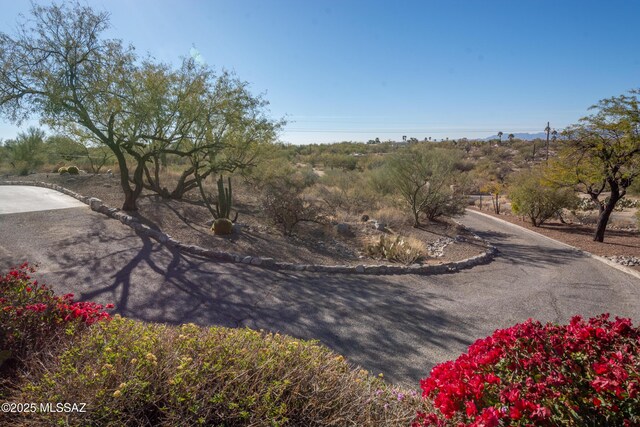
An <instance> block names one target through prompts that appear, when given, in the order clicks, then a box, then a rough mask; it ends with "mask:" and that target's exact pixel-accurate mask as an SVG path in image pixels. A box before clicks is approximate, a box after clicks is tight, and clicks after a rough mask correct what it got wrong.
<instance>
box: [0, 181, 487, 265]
mask: <svg viewBox="0 0 640 427" xmlns="http://www.w3.org/2000/svg"><path fill="white" fill-rule="evenodd" d="M5 179H7V180H22V181H44V182H50V183H54V184H58V185H60V186H63V187H65V188H68V189H70V190H72V191H75V192H77V193H80V194H82V195H85V196H91V197H96V198H99V199H101V200H102V201H103V202H104V203H105V204H107V205H109V206H111V207H117V208H120V207H121V206H122V202H123V200H124V196H123V194H122V189H121V187H120V184H119V180H118V178H116V177H114V176H109V175H107V174H99V175H88V174H81V175H77V176H66V175H65V176H61V175H58V174H51V173H49V174H45V173H39V174H33V175H29V176H26V177H17V176H14V177H5ZM238 181H239V180H238ZM234 195H235V199H236V202H235V206H234V207H235V208H237V209H238V211H239V212H240V215H239V217H238V222H237V225H236V231H235V232H234V234H233V235H231V236H228V237H220V236H214V235H213V233H212V232H211V231H210V225H209V224H210V221H211V220H212V217H211V215H210V213H209V211H208V210H207V209H206V207H204V206H203V205H202V204H201V202H199V201H198V200H197V199H196V198H195V193H194V194H193V195H189V196H191V197H192V198H191V197H189V196H188V197H187V198H186V199H185V200H182V201H178V200H170V199H163V198H161V197H160V196H158V195H157V194H155V193H152V192H143V194H142V195H141V196H140V198H139V201H138V208H139V210H138V211H137V212H135V213H132V215H133V216H135V217H136V218H138V219H139V220H140V221H141V222H143V223H145V224H146V225H148V226H149V227H151V228H154V229H158V230H161V231H163V232H165V233H167V234H169V235H170V236H172V237H174V238H175V239H177V240H179V241H181V242H183V243H186V244H193V245H198V246H201V247H204V248H208V249H215V250H218V251H223V252H232V253H236V254H240V255H249V256H259V257H269V258H274V259H275V260H277V261H285V262H293V263H303V264H326V265H356V264H364V265H373V264H380V263H381V261H380V260H375V259H372V258H370V257H368V256H366V254H365V253H364V249H363V243H364V242H365V241H367V239H375V238H376V237H377V236H380V235H383V234H388V235H393V233H394V232H395V233H398V234H400V235H403V236H407V237H412V238H415V239H418V240H420V241H421V242H423V243H424V244H425V247H427V248H429V250H430V251H431V250H432V253H433V256H429V257H427V258H426V259H425V260H424V261H423V264H436V265H437V264H442V263H448V262H454V261H460V260H463V259H466V258H469V257H472V256H475V255H478V254H480V253H483V252H484V251H485V250H486V248H485V247H484V246H483V245H482V244H480V243H479V242H477V241H474V240H473V239H472V235H471V234H470V233H469V232H468V231H466V230H464V229H462V228H460V227H459V226H458V225H457V224H456V223H454V222H452V221H447V220H443V221H438V222H432V223H430V224H428V225H427V226H425V227H423V228H420V229H415V228H413V227H411V226H406V225H405V226H401V227H395V228H394V229H393V230H377V229H376V228H375V221H374V219H371V220H370V221H367V222H363V221H350V222H349V221H346V222H343V223H342V224H346V226H347V227H348V228H349V231H350V232H349V233H346V234H345V233H341V232H339V230H337V225H336V224H312V223H303V224H301V225H300V226H299V228H298V229H297V231H296V233H295V235H294V236H290V237H287V236H283V235H282V233H281V232H280V231H279V230H278V229H277V228H276V227H274V226H273V225H271V224H270V223H269V221H268V220H267V219H266V218H265V217H264V216H262V215H261V214H262V209H261V207H260V204H259V201H258V198H257V196H256V194H255V192H254V191H253V189H252V188H251V187H250V186H247V185H243V184H241V183H239V182H238V183H234Z"/></svg>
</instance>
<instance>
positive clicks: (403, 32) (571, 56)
mask: <svg viewBox="0 0 640 427" xmlns="http://www.w3.org/2000/svg"><path fill="white" fill-rule="evenodd" d="M87 3H88V4H89V5H91V6H93V7H94V8H97V9H100V10H107V11H109V12H110V13H111V23H112V28H111V29H110V30H109V32H108V36H109V37H117V38H121V39H123V40H125V41H127V42H130V43H131V44H133V45H134V46H135V47H136V48H137V50H138V51H139V52H140V53H147V52H148V53H150V54H151V55H152V56H154V57H156V58H157V59H159V60H162V61H169V62H177V60H178V58H179V57H180V56H187V55H189V54H190V52H191V51H192V49H193V48H194V47H195V49H197V51H198V52H199V53H200V55H201V56H202V58H203V59H204V60H205V61H206V62H207V63H208V64H210V65H212V66H213V67H215V68H216V69H220V68H226V69H230V70H234V71H235V72H236V73H237V75H238V77H240V78H241V79H243V80H246V81H248V82H250V83H251V87H252V90H253V91H254V92H255V93H263V92H265V93H266V95H265V96H266V98H267V99H268V100H269V101H270V103H271V105H270V111H271V115H272V116H273V117H274V118H281V117H286V118H287V120H288V121H289V124H288V125H287V126H286V128H285V130H284V132H283V133H282V135H281V139H282V140H283V141H285V142H291V143H295V144H300V143H314V142H333V141H343V140H354V141H366V140H368V139H374V138H376V137H379V138H380V139H381V140H387V139H392V140H399V139H401V138H402V135H407V136H408V137H416V138H419V139H422V138H424V137H432V138H437V139H440V138H445V137H449V138H459V137H463V136H466V137H470V138H473V137H485V136H488V135H491V134H495V133H497V131H499V130H501V131H503V132H505V133H511V132H514V133H515V132H539V131H542V129H544V127H545V125H546V122H547V121H550V122H551V126H552V127H554V128H558V129H561V128H562V127H564V126H566V125H568V124H571V123H574V122H576V121H577V120H578V119H579V118H580V117H582V116H584V115H585V114H586V113H587V108H588V107H589V106H590V105H592V104H594V103H595V102H597V101H598V100H599V99H602V98H605V97H609V96H613V95H619V94H621V93H624V92H626V91H627V90H629V89H631V88H634V87H640V79H639V78H640V49H639V48H638V46H639V45H640V31H639V30H638V27H637V25H638V18H640V1H635V0H627V1H604V0H603V1H588V0H587V1H585V0H582V1H572V0H564V1H560V0H554V1H548V0H537V1H529V0H511V1H494V0H464V1H463V0H449V1H445V0H441V1H427V0H425V1H372V0H367V1H355V0H332V1H329V0H327V1H325V0H313V1H311V0H306V1H305V0H298V1H280V0H273V1H267V0H263V1H258V0H229V1H205V0H198V1H196V0H182V1H178V0H172V1H169V0H109V1H107V0H89V1H87ZM0 6H1V8H2V9H1V10H2V15H1V16H0V31H3V32H10V33H11V32H13V29H14V28H15V22H16V17H17V15H18V13H27V12H28V11H29V9H30V3H29V2H28V1H23V0H20V1H7V0H0ZM16 132H17V128H15V127H14V126H12V125H10V124H8V123H6V122H3V121H0V138H10V137H13V136H14V135H15V133H16Z"/></svg>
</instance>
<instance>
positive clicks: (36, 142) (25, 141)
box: [3, 127, 46, 175]
mask: <svg viewBox="0 0 640 427" xmlns="http://www.w3.org/2000/svg"><path fill="white" fill-rule="evenodd" d="M44 137H45V134H44V131H42V130H40V129H38V128H36V127H30V128H28V129H27V130H26V131H25V132H20V133H19V134H18V136H17V137H16V139H13V140H7V141H5V142H4V150H3V151H4V152H5V154H6V155H7V160H8V163H9V164H10V165H11V166H12V167H13V168H14V169H15V170H16V171H17V172H18V173H19V174H20V175H27V174H28V173H29V172H31V171H33V170H35V169H37V168H39V167H40V166H42V165H43V164H44V162H45V155H44V154H45V151H46V150H45V146H44Z"/></svg>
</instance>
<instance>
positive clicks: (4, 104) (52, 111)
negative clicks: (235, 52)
mask: <svg viewBox="0 0 640 427" xmlns="http://www.w3.org/2000/svg"><path fill="white" fill-rule="evenodd" d="M108 27H109V19H108V14H107V13H104V12H102V13H97V12H95V11H93V10H92V9H91V8H89V7H84V6H81V5H80V4H77V3H76V4H74V5H71V6H67V5H60V6H58V5H53V6H47V7H42V6H34V7H33V10H32V19H30V20H28V21H25V22H23V23H21V24H20V26H19V30H18V31H17V33H16V35H15V36H10V35H8V34H5V33H0V63H1V64H2V65H3V68H2V73H1V74H0V115H3V116H5V117H7V118H8V119H9V120H11V121H13V122H18V123H19V122H21V121H22V120H23V119H25V118H27V117H29V116H30V115H32V114H37V115H39V116H40V118H41V119H42V120H43V121H44V122H45V123H47V124H49V125H50V126H52V127H54V128H62V129H64V130H65V131H67V132H69V133H70V134H74V135H78V136H80V137H81V138H82V139H86V140H93V141H97V142H98V143H99V144H103V145H104V146H106V147H108V148H109V149H110V150H111V151H112V152H113V154H114V156H115V159H116V162H117V164H118V168H119V171H120V182H121V185H122V189H123V192H124V195H125V201H124V204H123V209H124V210H136V209H137V206H136V200H137V198H138V196H139V195H140V193H141V192H142V189H143V188H144V187H145V186H147V187H149V188H151V189H154V190H156V191H159V192H161V194H163V195H164V194H170V193H171V192H169V191H168V190H166V189H164V188H163V187H162V186H161V184H160V182H159V174H158V169H159V168H160V162H161V161H162V160H163V159H164V158H166V156H169V155H173V156H177V157H180V158H185V159H188V160H189V165H190V167H188V168H187V170H186V171H185V173H184V174H183V175H182V177H181V179H180V181H179V183H178V188H177V190H179V191H177V192H176V193H175V194H176V195H177V196H181V195H182V194H183V193H184V191H187V190H188V189H191V188H195V186H196V185H197V181H198V180H202V179H204V178H206V176H208V175H209V174H211V173H213V172H217V171H218V170H232V169H235V168H238V167H241V166H242V165H244V164H245V163H246V162H250V161H251V159H252V157H251V150H249V149H248V148H249V146H250V145H251V144H256V143H261V142H264V141H267V142H268V141H270V140H272V139H273V138H274V137H275V132H276V130H277V128H278V125H279V124H277V123H273V122H271V121H270V120H269V119H267V118H266V117H265V114H264V108H265V105H266V102H265V101H264V100H262V99H261V98H260V97H254V96H252V95H251V94H250V93H249V92H248V90H247V84H246V83H244V82H241V81H239V80H238V79H237V78H235V77H234V76H233V75H231V74H229V73H222V74H221V75H216V74H215V73H214V72H213V71H212V70H211V69H210V68H209V67H207V66H205V65H199V64H197V63H196V62H195V61H194V60H192V59H185V60H183V61H182V64H181V66H180V67H178V68H177V69H174V68H173V67H172V66H169V65H167V64H162V63H157V62H155V61H154V60H152V59H144V60H142V59H140V58H139V57H138V56H137V55H136V54H135V52H134V50H133V48H131V47H125V46H124V45H123V44H122V42H121V41H119V40H113V39H105V38H103V37H102V34H103V33H104V31H105V30H106V29H107V28H108ZM149 168H151V169H149ZM196 174H198V175H199V176H198V179H197V178H196V177H195V175H196ZM145 179H146V181H145Z"/></svg>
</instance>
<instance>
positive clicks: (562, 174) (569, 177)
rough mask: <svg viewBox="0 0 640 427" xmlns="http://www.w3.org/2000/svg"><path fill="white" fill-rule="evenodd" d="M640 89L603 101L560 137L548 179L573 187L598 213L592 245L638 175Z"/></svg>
mask: <svg viewBox="0 0 640 427" xmlns="http://www.w3.org/2000/svg"><path fill="white" fill-rule="evenodd" d="M639 95H640V90H637V89H636V90H631V91H630V92H629V93H628V94H623V95H620V96H616V97H612V98H607V99H603V100H601V101H599V102H598V103H597V104H596V105H594V106H592V107H591V110H592V111H593V114H591V115H588V116H586V117H584V118H582V119H581V120H580V122H579V123H578V124H576V125H573V126H571V127H569V128H568V129H566V130H565V131H564V132H563V147H562V150H561V153H560V156H559V159H558V161H557V162H556V163H555V165H554V166H553V168H552V171H551V174H552V176H553V177H554V179H556V180H558V181H561V182H564V183H566V184H568V185H573V186H576V187H577V188H578V189H579V190H580V191H582V192H584V193H586V194H588V195H589V197H590V198H591V200H592V201H593V203H594V205H595V206H596V207H597V208H598V210H599V217H598V223H597V226H596V231H595V233H594V236H593V240H594V241H597V242H603V241H604V234H605V230H606V228H607V223H608V222H609V217H610V216H611V213H612V212H613V210H614V208H615V206H616V204H617V203H618V201H620V199H622V198H623V197H624V196H625V195H626V193H627V188H629V186H630V185H631V184H632V183H633V181H634V179H636V178H637V176H638V175H639V174H640V109H639V108H638V103H639V101H640V99H639Z"/></svg>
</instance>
